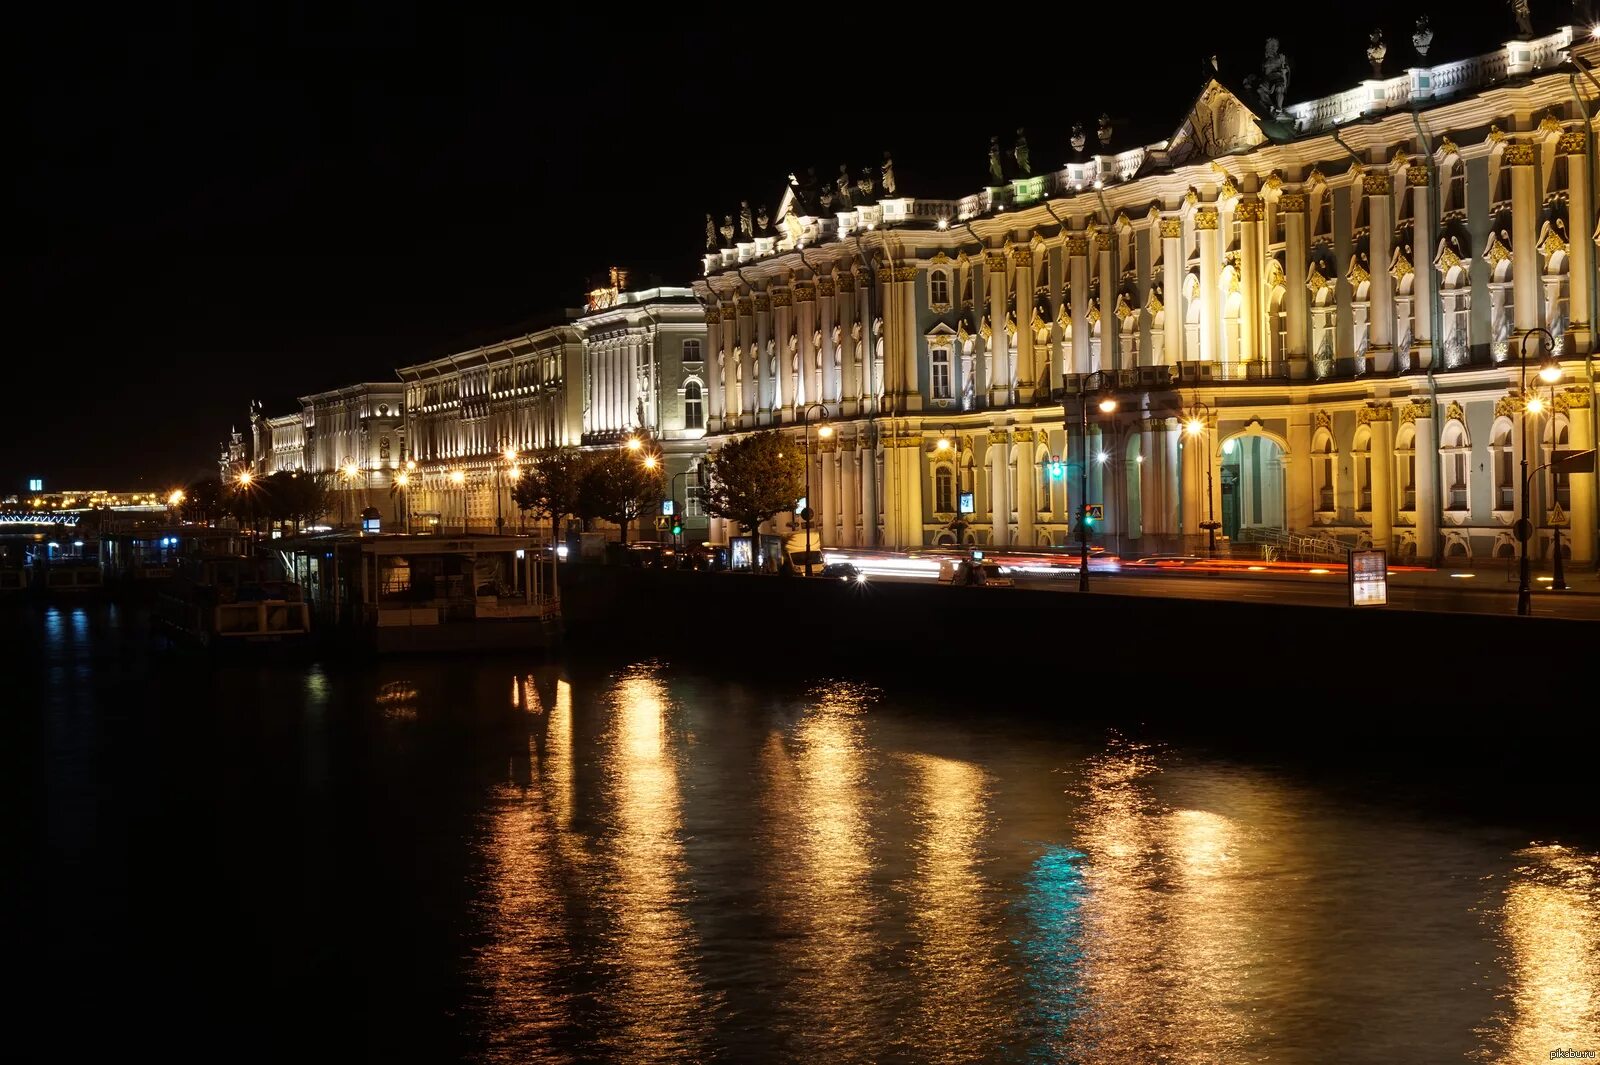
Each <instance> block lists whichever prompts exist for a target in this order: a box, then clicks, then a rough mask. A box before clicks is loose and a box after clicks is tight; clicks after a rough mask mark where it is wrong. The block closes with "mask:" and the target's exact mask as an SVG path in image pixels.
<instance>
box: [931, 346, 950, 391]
mask: <svg viewBox="0 0 1600 1065" xmlns="http://www.w3.org/2000/svg"><path fill="white" fill-rule="evenodd" d="M929 357H930V358H931V359H932V362H933V374H932V376H931V378H930V380H931V382H932V385H931V387H932V390H933V398H934V399H949V398H950V396H951V391H950V349H949V348H934V349H933V351H932V352H930V353H929Z"/></svg>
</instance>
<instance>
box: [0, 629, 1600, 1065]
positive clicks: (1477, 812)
mask: <svg viewBox="0 0 1600 1065" xmlns="http://www.w3.org/2000/svg"><path fill="white" fill-rule="evenodd" d="M0 619H3V620H0V623H3V625H4V628H3V630H0V636H3V638H4V641H5V642H4V646H5V647H6V649H7V653H8V655H11V656H15V657H14V661H12V662H11V664H10V665H8V667H7V687H8V691H9V692H11V693H13V694H14V695H16V696H19V697H18V698H8V699H7V700H6V703H7V705H8V707H9V709H8V710H7V716H8V718H9V719H10V724H11V726H12V732H13V733H14V734H15V736H16V742H15V744H14V749H15V750H16V751H18V752H20V753H21V754H22V755H23V759H22V761H23V766H24V769H23V771H22V772H21V773H20V774H19V775H18V776H17V778H16V779H17V780H18V781H20V783H21V790H22V792H23V794H22V795H21V796H20V799H21V803H20V805H19V806H18V807H17V808H18V809H21V810H25V811H28V812H29V816H28V818H27V819H26V825H25V831H24V833H23V837H24V839H25V840H26V841H27V842H26V851H25V855H24V859H25V860H24V862H23V864H22V865H21V867H20V871H21V872H22V873H23V876H22V877H21V878H20V881H21V884H20V887H21V892H22V894H21V896H20V897H19V898H18V905H16V906H14V907H10V909H11V910H12V912H13V914H15V915H16V916H17V917H18V918H20V920H19V921H18V933H19V934H18V936H16V937H14V938H15V939H16V940H20V942H21V944H22V948H23V951H24V953H23V955H22V957H21V959H20V962H18V963H17V964H16V965H15V966H14V968H13V972H14V973H15V974H16V976H17V978H18V979H19V980H20V982H21V984H22V985H23V991H22V998H21V1001H20V1006H21V1009H20V1010H19V1011H18V1013H17V1014H15V1015H14V1016H15V1019H14V1020H13V1022H12V1024H11V1026H10V1027H11V1033H10V1034H11V1040H10V1041H11V1043H12V1047H13V1050H15V1048H16V1047H18V1046H22V1047H27V1048H30V1049H28V1050H27V1051H26V1052H25V1053H24V1054H23V1056H22V1057H21V1058H17V1057H14V1056H12V1055H10V1054H8V1057H12V1060H38V1061H51V1062H57V1061H67V1060H96V1061H106V1060H119V1059H125V1058H129V1057H133V1056H136V1057H137V1058H139V1059H141V1060H142V1059H144V1058H146V1057H151V1058H153V1059H155V1060H161V1061H164V1062H174V1061H206V1062H236V1061H243V1060H250V1061H255V1060H261V1061H267V1060H270V1061H277V1062H283V1061H311V1060H316V1061H322V1060H330V1061H331V1060H340V1061H351V1060H381V1061H386V1062H393V1061H396V1060H407V1061H411V1060H417V1061H484V1062H544V1061H552V1062H567V1061H572V1062H576V1061H620V1062H646V1061H664V1062H702V1061H728V1062H757V1061H761V1062H767V1061H804V1062H834V1061H840V1062H849V1061H862V1062H895V1061H907V1062H924V1061H927V1062H942V1061H949V1062H987V1061H996V1062H1004V1061H1018V1062H1024V1061H1026V1062H1032V1061H1038V1062H1085V1063H1101V1062H1106V1063H1109V1062H1119V1063H1121V1062H1132V1061H1140V1062H1158V1061H1174V1062H1180V1061H1181V1062H1185V1063H1207V1062H1216V1063H1229V1065H1233V1063H1241V1062H1333V1061H1338V1062H1342V1063H1352V1062H1356V1063H1366V1062H1371V1063H1375V1065H1376V1063H1382V1065H1392V1063H1395V1062H1401V1061H1412V1060H1418V1061H1420V1060H1426V1061H1485V1062H1534V1061H1546V1060H1549V1058H1550V1053H1551V1051H1553V1050H1565V1049H1573V1050H1590V1049H1600V857H1597V846H1600V843H1597V839H1596V838H1595V835H1593V834H1592V833H1593V826H1592V825H1589V826H1586V822H1585V817H1587V816H1590V815H1592V812H1593V809H1594V790H1593V765H1592V762H1591V763H1590V764H1589V765H1587V766H1584V767H1578V766H1577V765H1576V764H1575V763H1566V764H1568V766H1569V768H1572V769H1578V770H1579V775H1578V776H1576V777H1570V778H1569V777H1566V776H1564V775H1563V774H1562V773H1560V772H1553V773H1551V774H1550V778H1549V780H1548V782H1547V783H1543V784H1540V783H1528V782H1525V781H1522V780H1516V779H1511V778H1508V777H1505V776H1502V775H1500V774H1499V773H1497V772H1496V771H1495V770H1494V769H1493V762H1492V761H1491V762H1485V763H1481V764H1476V763H1475V768H1473V769H1471V770H1470V771H1463V770H1458V769H1453V768H1451V764H1452V763H1450V761H1449V759H1448V756H1446V755H1441V754H1438V753H1436V752H1435V753H1428V752H1425V751H1424V752H1419V753H1417V754H1416V755H1414V756H1413V757H1411V758H1410V759H1409V760H1408V759H1407V758H1406V757H1400V758H1394V757H1390V758H1386V759H1384V761H1383V765H1382V768H1381V769H1377V770H1371V771H1357V770H1356V769H1354V768H1352V767H1350V766H1349V765H1348V763H1347V762H1345V761H1344V759H1342V758H1341V759H1327V758H1324V759H1321V760H1309V759H1305V758H1292V757H1288V758H1286V757H1284V756H1281V753H1280V754H1270V753H1266V752H1263V751H1260V750H1250V751H1245V750H1240V749H1238V748H1233V749H1219V748H1218V746H1217V745H1206V746H1203V747H1202V746H1199V745H1197V744H1195V743H1193V742H1183V741H1176V740H1173V741H1170V742H1169V741H1163V740H1162V739H1161V738H1159V737H1158V736H1152V735H1151V734H1150V732H1149V731H1148V730H1141V729H1139V728H1137V727H1126V728H1113V727H1108V726H1107V725H1106V724H1105V723H1104V722H1103V721H1102V723H1100V724H1090V723H1088V722H1086V721H1083V720H1081V719H1080V720H1079V721H1078V722H1077V723H1076V724H1064V723H1061V722H1060V720H1059V719H1060V718H1065V717H1068V716H1071V715H1070V713H1069V707H1070V703H1069V701H1068V700H1066V699H1065V698H1064V697H1062V696H1061V695H1060V693H1062V692H1066V691H1071V690H1074V689H1073V687H1072V685H1070V684H1067V683H1064V682H1063V679H1062V678H1061V677H1060V676H1055V675H1046V671H1045V670H1044V669H1043V667H1045V666H1049V669H1050V670H1051V671H1054V670H1058V669H1060V668H1063V667H1060V666H1056V665H1053V664H1051V663H1048V662H1047V661H1046V660H1035V659H1031V658H1030V659H1029V660H1028V661H1018V662H1017V663H1015V666H1016V668H1017V669H1019V670H1021V671H1023V672H1024V673H1025V674H1026V675H1024V676H1021V677H1019V679H1018V681H1017V684H1016V686H1015V691H1011V692H1008V691H1005V690H1001V689H999V688H996V689H994V690H993V691H992V692H991V693H990V694H989V695H987V696H985V695H983V694H982V693H981V690H980V692H979V693H978V694H970V693H969V694H967V695H963V696H961V697H959V698H955V697H950V698H940V697H937V696H934V695H930V694H928V690H927V689H926V688H925V687H919V688H918V689H916V690H913V689H910V688H906V687H902V686H901V685H899V684H896V683H895V682H893V681H891V680H885V679H883V678H881V677H880V678H877V679H862V678H829V677H823V676H817V677H811V678H807V679H802V680H790V679H773V678H768V679H760V677H759V674H750V673H748V672H747V673H745V674H744V676H745V679H726V678H723V677H719V676H718V675H716V674H715V673H713V672H711V671H708V669H707V668H706V667H705V666H704V665H703V664H702V665H701V666H698V667H692V666H689V665H687V664H674V663H670V662H658V661H653V660H649V659H639V660H632V661H630V660H623V659H617V660H613V661H609V662H596V661H591V660H583V661H578V660H573V661H567V662H561V663H552V662H548V661H545V660H542V659H531V658H530V659H528V660H525V661H524V660H518V659H516V658H506V657H485V658H481V659H475V658H465V657H453V658H432V659H409V660H408V659H397V660H392V661H383V662H379V663H369V664H362V665H351V666H334V665H311V664H304V663H301V664H279V665H232V666H227V667H218V668H211V667H209V666H206V665H204V664H200V663H197V662H195V661H194V660H192V659H188V658H184V657H180V656H177V655H174V654H172V653H171V652H169V651H167V650H164V649H163V647H162V645H161V644H160V642H159V641H158V640H156V639H155V638H153V637H152V636H151V635H150V634H149V632H148V631H147V629H146V627H145V624H144V622H143V620H142V618H141V616H140V615H138V614H137V613H133V612H129V611H125V610H124V611H118V610H117V609H115V608H104V607H101V608H89V609H77V610H74V609H58V610H49V611H46V610H43V609H17V608H7V610H6V611H5V612H4V613H3V615H0ZM724 631H725V632H727V633H729V634H733V635H732V637H731V638H733V639H734V640H735V642H737V643H739V644H747V645H748V649H749V650H750V651H754V650H756V649H758V648H762V647H766V648H771V647H772V646H773V643H772V641H773V640H774V639H775V638H776V630H774V632H773V633H768V634H765V635H763V636H761V638H760V639H754V638H751V637H750V636H749V635H745V636H740V635H738V634H739V633H741V632H744V633H747V634H748V633H752V632H754V631H755V630H753V629H751V630H745V629H740V628H739V627H738V626H736V625H735V626H729V627H727V628H726V629H725V630H724ZM780 643H781V641H780ZM792 650H793V649H792V648H790V651H792ZM780 651H782V649H781V648H780ZM730 653H731V652H730ZM741 653H744V652H743V651H741ZM782 653H789V652H782ZM995 661H1000V659H996V660H995ZM1006 661H1009V659H1007V660H1006ZM962 665H963V664H962V663H961V662H958V661H955V660H946V659H942V658H940V657H939V656H937V655H933V654H930V656H929V660H928V661H927V662H923V663H917V666H918V668H958V667H962ZM965 668H981V669H991V668H994V667H993V664H992V663H991V662H990V661H989V658H988V656H987V654H984V655H980V656H977V657H975V658H974V659H973V661H972V662H970V663H967V664H966V667H965ZM1532 672H1533V673H1536V672H1537V670H1534V671H1532ZM752 675H754V676H756V677H757V679H754V680H752V679H749V677H750V676H752ZM1530 676H1532V674H1530ZM1076 690H1079V691H1081V690H1082V689H1081V687H1080V688H1078V689H1076ZM1097 690H1098V691H1101V692H1103V693H1104V695H1103V696H1101V697H1100V698H1101V699H1111V698H1113V694H1112V693H1113V692H1115V691H1116V687H1115V684H1114V683H1109V682H1108V684H1107V685H1106V686H1105V687H1103V688H1100V689H1097ZM1041 691H1049V692H1051V693H1053V694H1052V695H1051V696H1050V698H1049V699H1048V700H1044V699H1042V698H1041V697H1040V696H1038V695H1029V694H1028V693H1031V692H1041ZM1146 697H1147V698H1148V697H1149V696H1148V694H1147V695H1146ZM1158 697H1162V698H1164V697H1165V696H1159V693H1158ZM1041 703H1044V704H1046V705H1051V706H1056V707H1059V708H1060V709H1058V710H1053V711H1041V710H1039V709H1038V707H1039V706H1040V705H1041ZM1193 705H1194V707H1195V712H1196V713H1201V712H1218V711H1215V710H1207V709H1206V705H1207V704H1206V703H1205V702H1204V701H1203V700H1197V701H1195V702H1194V703H1193ZM1026 707H1031V709H1025V708H1026ZM1313 746H1314V744H1313ZM1379 746H1383V744H1381V743H1380V744H1379ZM1574 753H1576V752H1571V751H1569V752H1566V754H1568V755H1571V754H1574ZM1580 757H1584V758H1591V759H1592V752H1589V753H1588V754H1587V755H1580ZM1530 789H1532V791H1533V792H1538V793H1539V794H1531V793H1530ZM1541 789H1542V791H1541ZM1541 796H1542V798H1541ZM1535 800H1537V801H1535ZM15 887H16V885H15V884H14V885H13V888H14V889H15ZM13 957H14V959H15V956H13ZM15 995H16V993H15V992H13V996H14V998H13V1005H14V1006H15V1005H18V1004H19V1003H18V1002H17V1000H16V999H15Z"/></svg>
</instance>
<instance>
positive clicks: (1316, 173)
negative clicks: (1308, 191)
mask: <svg viewBox="0 0 1600 1065" xmlns="http://www.w3.org/2000/svg"><path fill="white" fill-rule="evenodd" d="M1327 183H1328V179H1327V177H1326V176H1325V175H1324V174H1323V173H1322V170H1321V168H1320V167H1315V166H1314V167H1312V168H1311V173H1309V174H1307V175H1306V184H1308V185H1326V184H1327Z"/></svg>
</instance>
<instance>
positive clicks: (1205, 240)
mask: <svg viewBox="0 0 1600 1065" xmlns="http://www.w3.org/2000/svg"><path fill="white" fill-rule="evenodd" d="M1194 228H1195V230H1196V231H1197V232H1198V233H1199V234H1200V351H1199V353H1198V354H1199V358H1200V360H1201V361H1202V362H1215V361H1216V358H1217V330H1218V329H1219V327H1220V325H1221V320H1222V316H1221V315H1220V314H1218V313H1217V311H1218V310H1219V308H1218V307H1217V301H1218V299H1219V298H1220V293H1219V291H1218V289H1219V286H1220V284H1221V280H1222V258H1221V252H1220V249H1219V247H1218V244H1219V237H1220V234H1219V233H1218V231H1217V209H1216V208H1215V207H1202V208H1200V209H1199V210H1198V211H1196V212H1195V213H1194Z"/></svg>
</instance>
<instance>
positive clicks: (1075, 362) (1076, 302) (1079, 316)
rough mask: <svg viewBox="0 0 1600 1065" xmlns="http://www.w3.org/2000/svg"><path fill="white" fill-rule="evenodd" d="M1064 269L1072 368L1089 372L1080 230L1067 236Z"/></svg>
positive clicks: (1085, 254)
mask: <svg viewBox="0 0 1600 1065" xmlns="http://www.w3.org/2000/svg"><path fill="white" fill-rule="evenodd" d="M1066 252H1067V262H1068V264H1069V265H1068V267H1067V272H1068V274H1069V276H1070V278H1071V280H1070V282H1069V285H1070V287H1071V289H1072V372H1073V373H1078V374H1084V373H1088V372H1089V371H1090V370H1091V369H1092V368H1093V367H1091V366H1090V365H1089V332H1090V329H1091V328H1092V327H1091V326H1090V324H1089V238H1088V237H1087V236H1086V235H1084V234H1082V233H1074V234H1071V235H1069V236H1068V237H1067V242H1066Z"/></svg>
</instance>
